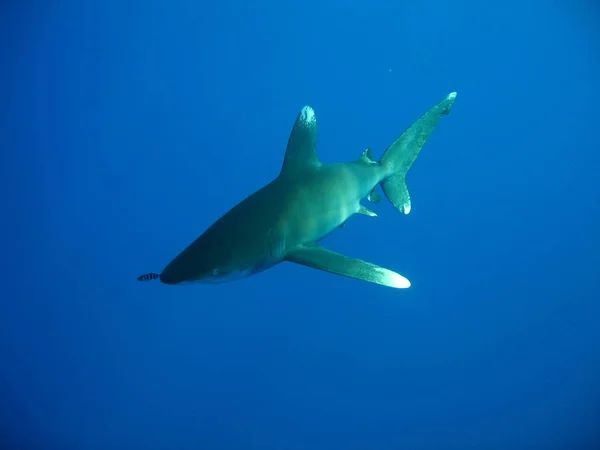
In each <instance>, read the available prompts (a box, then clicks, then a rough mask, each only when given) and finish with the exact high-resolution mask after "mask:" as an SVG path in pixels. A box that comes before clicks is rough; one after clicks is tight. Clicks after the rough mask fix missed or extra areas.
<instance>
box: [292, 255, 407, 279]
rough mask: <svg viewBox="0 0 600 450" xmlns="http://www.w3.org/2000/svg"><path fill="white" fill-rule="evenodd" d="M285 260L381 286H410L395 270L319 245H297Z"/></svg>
mask: <svg viewBox="0 0 600 450" xmlns="http://www.w3.org/2000/svg"><path fill="white" fill-rule="evenodd" d="M285 260H286V261H291V262H294V263H297V264H302V265H304V266H308V267H313V268H315V269H319V270H324V271H325V272H330V273H335V274H337V275H343V276H345V277H350V278H356V279H357V280H363V281H368V282H369V283H375V284H380V285H382V286H388V287H393V288H408V287H410V281H408V280H407V279H406V278H404V277H403V276H402V275H400V274H398V273H396V272H392V271H391V270H388V269H384V268H383V267H379V266H376V265H375V264H371V263H368V262H365V261H361V260H359V259H352V258H348V257H347V256H344V255H340V254H339V253H335V252H332V251H331V250H327V249H326V248H323V247H321V246H319V245H310V246H303V247H299V248H297V249H295V250H293V251H291V252H289V253H288V254H287V255H286V257H285Z"/></svg>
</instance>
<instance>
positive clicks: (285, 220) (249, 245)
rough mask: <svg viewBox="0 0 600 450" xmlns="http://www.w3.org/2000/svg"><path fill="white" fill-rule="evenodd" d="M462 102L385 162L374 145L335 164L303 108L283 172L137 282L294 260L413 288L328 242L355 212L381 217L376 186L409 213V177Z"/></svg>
mask: <svg viewBox="0 0 600 450" xmlns="http://www.w3.org/2000/svg"><path fill="white" fill-rule="evenodd" d="M455 99H456V92H452V93H450V94H448V95H447V96H445V97H444V98H443V99H442V100H441V101H440V102H438V103H437V104H436V105H435V106H433V107H432V108H431V109H429V110H428V111H427V112H425V113H424V114H422V115H421V116H420V117H419V118H418V119H417V120H415V121H414V122H413V123H412V124H411V125H410V126H409V127H408V128H407V129H406V130H405V131H404V132H403V133H402V134H401V135H400V136H398V137H397V138H396V140H395V141H394V142H392V144H391V145H390V146H389V147H388V148H387V149H386V150H385V151H384V152H383V154H382V156H381V158H380V159H379V160H378V161H376V160H375V159H374V158H373V154H372V151H371V149H370V148H367V149H366V150H364V151H363V152H362V154H361V155H360V157H359V158H358V159H357V160H355V161H351V162H343V163H333V164H323V163H321V162H320V161H319V159H318V157H317V118H316V115H315V111H314V109H313V108H311V107H310V106H304V107H303V108H302V109H301V110H300V112H299V113H298V115H297V117H296V120H295V122H294V125H293V127H292V130H291V133H290V135H289V139H288V142H287V147H286V151H285V156H284V159H283V165H282V167H281V171H280V172H279V174H278V175H277V177H276V178H275V179H273V180H272V181H271V182H270V183H268V184H266V185H265V186H263V187H262V188H261V189H259V190H258V191H256V192H254V193H253V194H251V195H249V196H248V197H246V198H245V199H244V200H242V201H241V202H240V203H238V204H237V205H236V206H234V207H233V208H231V209H230V210H229V211H228V212H227V213H225V214H224V215H222V216H221V217H220V218H219V219H218V220H217V221H216V222H214V223H213V224H212V225H211V226H210V227H208V228H207V229H206V230H205V231H204V232H203V233H202V234H201V235H200V236H199V237H198V238H197V239H196V240H194V241H193V242H191V243H190V244H189V245H188V246H187V247H185V248H184V249H183V251H181V252H180V253H179V254H178V255H177V256H176V257H175V258H174V259H173V260H172V261H171V262H169V263H168V264H167V265H166V266H165V268H164V269H163V270H162V272H160V273H156V272H150V273H146V274H144V275H141V276H139V277H138V280H139V281H148V280H155V279H159V280H160V281H161V282H162V283H164V284H167V285H178V284H185V283H223V282H228V281H233V280H238V279H241V278H245V277H248V276H251V275H254V274H257V273H259V272H263V271H265V270H267V269H269V268H272V267H273V266H275V265H277V264H280V263H282V262H284V261H287V262H292V263H295V264H300V265H303V266H308V267H312V268H314V269H318V270H322V271H325V272H329V273H333V274H337V275H342V276H345V277H349V278H354V279H358V280H362V281H366V282H369V283H374V284H378V285H381V286H386V287H391V288H399V289H403V288H409V287H410V286H411V283H410V281H409V280H408V279H407V278H406V277H404V276H403V275H400V274H399V273H397V272H395V271H392V270H390V269H386V268H383V267H380V266H377V265H375V264H373V263H370V262H367V261H362V260H360V259H355V258H351V257H348V256H345V255H343V254H340V253H337V252H334V251H332V250H329V249H327V248H326V247H324V246H322V245H321V241H322V240H323V238H325V237H326V236H328V235H329V234H330V233H332V232H334V231H335V230H337V229H338V228H340V227H343V226H344V225H345V224H346V222H347V221H348V219H350V218H351V217H352V216H354V215H356V214H363V215H366V216H370V217H375V216H376V214H375V213H374V212H372V211H371V210H370V209H368V208H367V207H366V206H364V205H363V201H364V200H366V201H368V202H371V203H377V202H379V201H380V199H381V197H380V195H379V193H378V192H377V190H376V188H377V186H381V190H382V191H383V193H384V195H385V196H386V197H387V199H388V200H389V201H390V202H391V204H392V205H393V206H394V208H395V209H396V210H398V211H399V212H400V213H402V214H405V215H406V214H409V213H410V211H411V199H410V194H409V192H408V188H407V186H406V174H407V172H408V170H409V169H410V167H411V166H412V164H413V162H414V161H415V159H416V157H417V155H418V154H419V152H420V151H421V148H422V147H423V146H424V144H425V142H426V141H427V139H428V138H429V136H430V135H431V133H432V132H433V130H434V129H435V128H436V126H437V125H438V122H439V121H440V119H441V118H442V117H443V116H444V115H447V114H448V113H449V112H450V109H451V107H452V105H453V103H454V101H455Z"/></svg>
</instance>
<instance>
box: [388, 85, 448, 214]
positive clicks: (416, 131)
mask: <svg viewBox="0 0 600 450" xmlns="http://www.w3.org/2000/svg"><path fill="white" fill-rule="evenodd" d="M454 99H456V92H452V93H450V94H448V95H447V96H446V97H445V98H444V99H443V100H442V101H441V102H439V103H438V104H437V105H435V106H434V107H433V108H431V109H430V110H429V111H427V112H426V113H425V114H423V115H422V116H421V117H420V118H419V119H417V120H416V121H415V122H414V123H413V124H412V125H411V126H410V127H408V129H407V130H406V131H405V132H404V133H402V134H401V135H400V136H399V137H398V138H397V139H396V140H395V141H394V142H393V143H392V145H390V146H389V147H388V148H387V150H386V151H385V153H384V154H383V156H382V157H381V160H380V161H379V163H380V164H381V165H382V166H383V167H384V168H385V169H386V172H387V173H388V177H387V178H386V179H385V180H384V181H383V182H382V183H381V187H382V189H383V192H384V193H385V195H386V197H387V198H388V199H389V201H390V202H391V203H392V204H393V205H394V207H395V208H396V209H397V210H398V211H400V212H401V213H403V214H408V213H410V207H411V204H410V195H409V193H408V188H407V187H406V179H405V177H406V172H408V169H410V166H411V165H412V163H413V162H414V160H415V159H416V158H417V155H418V154H419V152H420V151H421V148H423V145H425V142H426V141H427V138H429V135H430V134H431V133H432V132H433V130H434V129H435V127H436V125H437V124H438V122H439V121H440V119H441V118H442V116H444V115H446V114H448V113H449V112H450V108H451V107H452V104H453V103H454Z"/></svg>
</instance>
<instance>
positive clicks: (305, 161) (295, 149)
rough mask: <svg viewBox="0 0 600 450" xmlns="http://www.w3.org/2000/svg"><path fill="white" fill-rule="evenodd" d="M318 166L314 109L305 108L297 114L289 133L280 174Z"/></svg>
mask: <svg viewBox="0 0 600 450" xmlns="http://www.w3.org/2000/svg"><path fill="white" fill-rule="evenodd" d="M320 165H321V163H320V162H319V160H318V159H317V116H316V115H315V111H314V109H312V108H311V107H310V106H305V107H304V108H302V109H301V110H300V113H298V116H297V117H296V121H295V122H294V127H293V128H292V132H291V133H290V137H289V139H288V144H287V149H286V151H285V158H284V160H283V167H282V168H281V173H282V174H287V173H297V172H302V171H306V170H312V169H316V168H318V167H319V166H320Z"/></svg>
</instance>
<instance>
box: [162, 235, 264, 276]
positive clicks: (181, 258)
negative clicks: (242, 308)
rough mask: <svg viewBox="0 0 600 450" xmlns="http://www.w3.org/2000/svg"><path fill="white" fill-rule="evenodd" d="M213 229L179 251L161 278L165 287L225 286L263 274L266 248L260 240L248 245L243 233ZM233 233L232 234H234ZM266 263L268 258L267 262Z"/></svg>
mask: <svg viewBox="0 0 600 450" xmlns="http://www.w3.org/2000/svg"><path fill="white" fill-rule="evenodd" d="M222 225H223V223H221V225H218V224H216V225H213V227H211V228H209V229H208V230H207V231H206V232H205V233H204V234H202V235H201V236H200V237H199V238H198V239H196V241H194V242H193V243H192V244H191V245H190V246H189V247H187V248H186V249H185V250H184V251H182V252H181V253H180V254H179V255H177V257H176V258H175V259H173V261H171V262H170V263H169V264H167V266H166V267H165V268H164V270H163V271H162V273H161V274H160V281H162V282H163V283H165V284H184V283H186V284H187V283H207V284H215V283H225V282H228V281H233V280H236V279H240V278H245V277H247V276H249V275H252V274H253V273H256V272H258V271H260V270H263V269H264V268H266V267H264V266H265V262H266V261H265V258H267V255H268V253H267V254H265V248H266V249H267V250H268V249H269V247H268V246H267V247H265V246H264V245H261V244H260V242H259V241H260V239H251V240H249V241H248V242H244V241H245V240H246V236H245V235H244V233H243V232H242V231H238V232H229V230H231V228H229V227H224V226H222ZM234 231H235V230H234ZM267 259H268V258H267Z"/></svg>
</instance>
